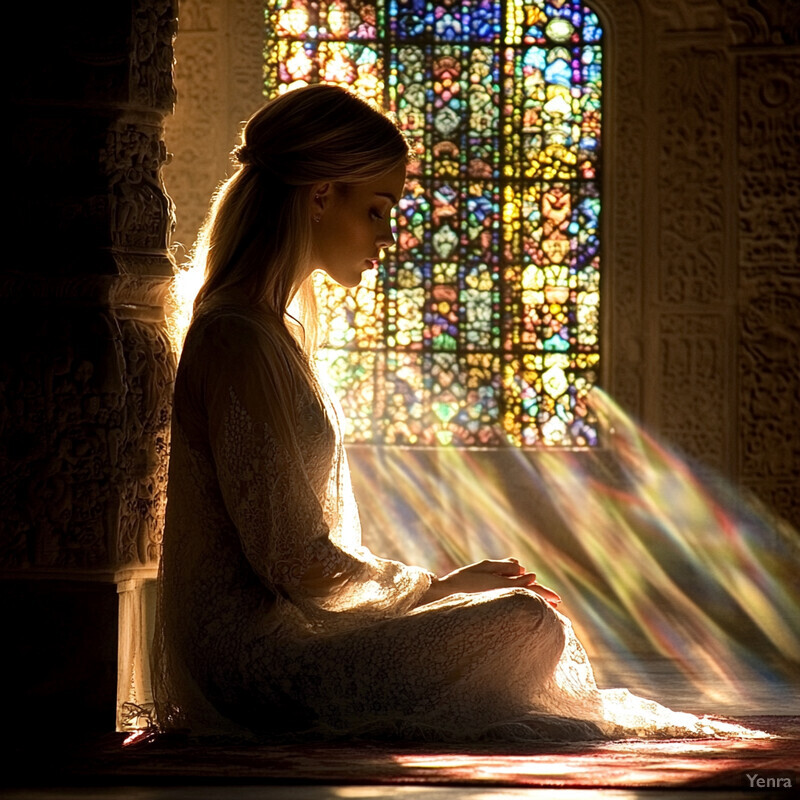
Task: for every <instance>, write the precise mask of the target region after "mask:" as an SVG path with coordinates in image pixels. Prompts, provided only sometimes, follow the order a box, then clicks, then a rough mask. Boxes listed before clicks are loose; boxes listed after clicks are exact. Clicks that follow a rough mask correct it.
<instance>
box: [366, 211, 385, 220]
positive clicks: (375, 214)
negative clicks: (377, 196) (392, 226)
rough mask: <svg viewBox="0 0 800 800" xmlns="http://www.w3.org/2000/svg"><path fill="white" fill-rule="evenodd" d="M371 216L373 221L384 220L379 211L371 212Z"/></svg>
mask: <svg viewBox="0 0 800 800" xmlns="http://www.w3.org/2000/svg"><path fill="white" fill-rule="evenodd" d="M369 215H370V217H371V218H372V219H376V220H383V214H381V213H380V212H379V211H376V210H375V209H373V210H372V211H370V212H369Z"/></svg>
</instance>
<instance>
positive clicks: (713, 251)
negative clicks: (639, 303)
mask: <svg viewBox="0 0 800 800" xmlns="http://www.w3.org/2000/svg"><path fill="white" fill-rule="evenodd" d="M727 72H728V70H727V63H726V59H725V57H724V54H723V53H722V52H720V51H719V50H706V51H703V50H698V49H695V48H691V49H689V48H678V49H675V50H667V51H665V52H662V54H661V58H660V59H659V91H658V97H659V108H658V114H659V125H658V130H659V138H658V156H659V164H658V167H659V169H658V206H659V218H658V241H659V249H658V264H659V270H658V298H657V299H658V302H659V303H662V304H668V305H670V306H672V305H675V304H681V305H683V304H687V303H688V304H692V303H700V304H704V305H705V304H708V303H719V302H720V301H721V300H722V299H723V298H724V288H723V279H724V272H725V269H724V264H723V260H724V250H723V238H724V234H725V231H724V223H725V200H724V190H725V188H726V187H725V181H724V177H725V133H726V131H725V121H726V115H725V108H726V105H727V104H728V102H729V97H728V91H727V85H728V76H727Z"/></svg>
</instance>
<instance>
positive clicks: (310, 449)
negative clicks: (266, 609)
mask: <svg viewBox="0 0 800 800" xmlns="http://www.w3.org/2000/svg"><path fill="white" fill-rule="evenodd" d="M215 328H216V330H215V332H214V336H213V337H212V339H211V341H212V342H213V344H212V346H211V347H210V348H208V350H207V353H206V358H205V359H204V364H205V376H204V381H203V383H204V392H203V394H204V398H205V401H204V402H205V406H206V411H207V415H208V430H209V441H210V445H211V451H212V455H213V458H214V462H215V465H216V470H217V477H218V481H219V487H220V491H221V493H222V497H223V501H224V503H225V507H226V509H227V511H228V515H229V516H230V518H231V520H232V521H233V523H234V525H235V527H236V529H237V531H238V533H239V537H240V540H241V546H242V549H243V551H244V554H245V556H246V557H247V559H248V561H249V563H250V565H251V567H252V568H253V570H254V571H255V572H256V573H257V575H258V576H259V577H260V579H261V580H262V581H263V583H264V584H265V585H266V586H267V587H268V588H269V589H270V590H271V591H272V592H273V593H274V594H275V595H276V596H278V597H282V598H285V599H288V600H289V601H290V602H292V603H294V604H295V605H298V606H300V607H302V608H303V609H304V610H305V611H306V612H313V611H320V612H342V611H360V612H362V613H365V614H368V615H370V616H374V615H376V614H377V615H379V616H385V615H387V613H388V614H396V613H403V612H404V611H406V610H408V609H409V608H411V607H413V606H414V605H415V604H416V602H417V601H418V600H419V598H420V597H421V596H422V594H423V593H424V592H425V590H426V589H427V588H428V586H429V585H430V581H431V576H430V573H428V572H427V571H426V570H423V569H420V568H417V567H407V566H406V565H403V564H400V563H398V562H394V561H388V560H385V559H380V558H376V557H375V556H373V555H372V554H371V553H370V552H369V551H368V550H366V549H364V548H361V547H358V548H347V547H346V546H345V545H344V544H343V543H339V542H340V541H341V540H342V537H341V536H338V535H337V536H335V537H333V536H332V532H333V531H334V529H339V528H341V527H342V526H347V525H356V526H357V524H358V523H357V520H348V519H342V516H343V514H344V513H345V512H346V509H348V508H352V512H351V513H353V514H355V513H357V512H356V511H355V507H354V506H352V505H348V504H346V503H343V502H342V500H341V498H339V497H338V496H337V494H338V488H339V487H340V486H341V483H342V482H341V481H340V480H337V472H338V471H339V470H340V469H346V465H344V463H343V459H342V458H341V454H339V452H338V447H337V442H336V436H335V434H334V431H333V429H332V428H331V424H330V421H329V419H328V417H327V416H326V414H325V411H324V410H323V407H322V406H321V404H320V402H319V400H318V398H317V397H316V396H315V394H314V391H313V389H312V388H311V387H309V386H308V383H307V381H306V380H305V378H304V376H298V375H297V374H293V373H292V370H293V369H294V370H296V367H295V366H294V365H293V363H292V358H291V357H290V356H289V355H287V354H286V353H285V352H284V351H282V348H284V347H285V346H286V345H285V344H284V343H283V342H281V341H280V340H279V339H278V340H276V339H275V338H274V337H273V336H272V335H270V334H269V331H263V330H260V329H259V328H258V327H257V326H253V325H251V324H249V323H245V322H237V323H234V324H232V323H231V322H230V321H229V322H228V323H226V324H224V325H217V326H215ZM287 392H289V393H290V400H291V403H292V404H293V406H294V409H295V412H296V418H295V419H288V418H286V417H285V416H282V415H281V412H280V408H281V407H286V406H285V404H282V403H281V402H280V400H281V397H283V396H286V393H287ZM290 407H292V406H290Z"/></svg>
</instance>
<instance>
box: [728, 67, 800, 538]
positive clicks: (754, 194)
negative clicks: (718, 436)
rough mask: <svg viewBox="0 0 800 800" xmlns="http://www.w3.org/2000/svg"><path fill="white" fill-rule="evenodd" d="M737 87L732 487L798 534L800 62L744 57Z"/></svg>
mask: <svg viewBox="0 0 800 800" xmlns="http://www.w3.org/2000/svg"><path fill="white" fill-rule="evenodd" d="M738 80H739V111H738V123H739V124H738V134H739V141H738V165H739V170H738V180H739V185H738V190H739V191H738V197H739V203H738V240H739V248H738V258H739V274H740V281H739V297H738V315H739V319H738V324H739V350H738V371H739V375H738V378H739V416H740V419H741V433H740V436H739V442H740V461H741V478H742V482H743V483H744V485H746V486H748V487H750V488H751V489H753V491H754V492H755V493H756V494H757V495H758V496H760V497H761V498H762V500H764V501H765V502H766V503H768V504H769V505H770V506H772V508H774V509H776V510H778V511H779V513H781V514H783V515H784V516H785V518H786V519H788V520H790V521H791V522H793V523H794V524H795V525H797V526H799V527H800V492H798V491H797V486H798V483H799V482H800V433H798V429H797V417H798V398H800V217H798V213H797V209H798V208H800V158H799V157H798V150H797V131H798V130H800V59H798V58H797V57H792V56H791V55H787V56H784V57H781V56H779V55H777V54H771V55H765V54H757V53H753V54H743V55H742V56H740V58H739V60H738Z"/></svg>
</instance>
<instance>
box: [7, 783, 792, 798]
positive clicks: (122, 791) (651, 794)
mask: <svg viewBox="0 0 800 800" xmlns="http://www.w3.org/2000/svg"><path fill="white" fill-rule="evenodd" d="M791 796H792V795H791V794H790V792H786V793H785V797H786V800H790V798H791ZM4 797H5V798H7V800H23V799H24V800H550V798H552V799H553V800H680V799H681V798H690V799H691V800H732V798H736V797H741V798H743V800H744V798H752V799H753V800H757V799H758V800H761V799H762V798H763V800H767V799H769V800H775V799H776V798H778V800H779V798H780V795H779V794H770V793H769V792H760V791H758V790H750V789H747V790H743V791H741V792H738V791H732V790H730V789H726V790H722V791H702V792H691V791H683V790H673V791H669V790H660V789H643V790H641V791H635V790H624V789H482V788H475V789H473V788H468V787H463V786H454V787H436V786H216V787H204V786H185V787H181V786H175V787H114V788H113V789H103V788H81V789H71V790H69V789H67V790H65V789H39V790H33V791H31V790H25V791H21V790H20V791H11V792H10V793H6V794H5V795H4Z"/></svg>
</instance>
